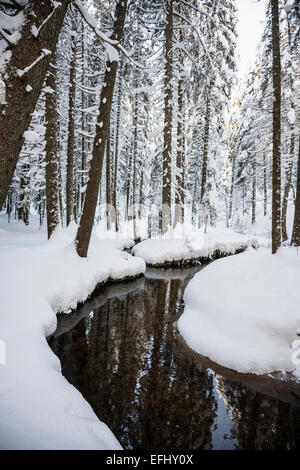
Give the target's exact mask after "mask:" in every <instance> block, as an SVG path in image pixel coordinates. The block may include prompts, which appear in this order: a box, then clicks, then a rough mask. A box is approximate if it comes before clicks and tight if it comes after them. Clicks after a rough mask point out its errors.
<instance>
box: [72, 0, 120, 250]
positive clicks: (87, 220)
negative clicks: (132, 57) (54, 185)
mask: <svg viewBox="0 0 300 470" xmlns="http://www.w3.org/2000/svg"><path fill="white" fill-rule="evenodd" d="M126 10H127V0H123V1H122V2H118V3H117V4H116V11H115V22H114V27H113V34H112V36H111V39H115V40H117V41H121V39H122V36H123V30H124V23H125V16H126ZM117 69H118V62H117V61H113V62H110V61H109V60H108V61H107V62H106V72H105V74H104V80H103V82H104V84H105V86H103V87H102V91H101V95H100V104H99V115H98V119H97V125H96V136H95V140H94V145H93V154H92V160H91V167H90V171H89V182H88V184H87V190H86V197H85V202H84V208H83V213H82V216H81V220H80V225H79V229H78V232H77V236H76V249H77V253H78V254H79V256H81V257H84V258H85V257H86V256H87V253H88V248H89V243H90V238H91V233H92V228H93V223H94V217H95V211H96V206H97V199H98V193H99V187H100V182H101V175H102V166H103V157H104V152H105V147H106V139H107V135H108V129H109V122H110V111H111V105H112V99H113V93H114V87H115V81H116V74H117Z"/></svg>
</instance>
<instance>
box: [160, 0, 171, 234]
mask: <svg viewBox="0 0 300 470" xmlns="http://www.w3.org/2000/svg"><path fill="white" fill-rule="evenodd" d="M173 3H174V2H173V0H166V22H167V23H166V30H165V41H166V42H165V80H164V92H165V104H164V107H165V120H164V148H163V188H162V205H163V207H162V234H164V233H166V232H167V230H168V227H169V226H170V223H171V179H172V178H171V163H172V114H173V113H172V111H173V110H172V73H173V60H172V55H173V54H172V47H173Z"/></svg>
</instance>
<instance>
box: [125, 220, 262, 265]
mask: <svg viewBox="0 0 300 470" xmlns="http://www.w3.org/2000/svg"><path fill="white" fill-rule="evenodd" d="M267 244H268V241H267V239H265V238H260V237H256V236H250V237H249V236H248V235H244V234H240V233H236V232H233V231H231V230H222V231H221V230H219V229H213V228H210V229H208V231H207V233H204V230H203V229H202V230H198V232H195V233H194V234H190V235H189V236H188V237H187V238H185V239H167V238H162V239H155V238H154V239H148V240H144V241H142V242H141V243H138V244H137V245H135V246H134V248H133V250H132V251H133V254H134V255H135V256H138V257H140V258H143V260H144V261H145V263H146V264H149V265H154V266H155V265H161V264H164V263H172V262H178V261H192V260H195V259H197V258H211V257H213V255H214V253H215V252H216V251H218V250H219V251H220V252H222V253H224V254H234V253H235V252H236V251H237V250H239V249H240V248H247V247H248V246H255V247H257V246H266V245H267Z"/></svg>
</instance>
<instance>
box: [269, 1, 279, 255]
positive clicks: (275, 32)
mask: <svg viewBox="0 0 300 470" xmlns="http://www.w3.org/2000/svg"><path fill="white" fill-rule="evenodd" d="M271 7H272V54H273V67H272V71H273V90H274V92H273V171H272V253H276V252H277V250H278V248H279V247H280V244H281V150H280V143H281V60H280V33H279V12H278V0H271Z"/></svg>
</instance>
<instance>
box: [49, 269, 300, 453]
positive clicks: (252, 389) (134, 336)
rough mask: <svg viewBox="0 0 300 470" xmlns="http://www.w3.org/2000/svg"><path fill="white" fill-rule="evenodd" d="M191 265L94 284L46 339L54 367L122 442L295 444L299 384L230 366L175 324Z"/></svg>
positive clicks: (137, 445)
mask: <svg viewBox="0 0 300 470" xmlns="http://www.w3.org/2000/svg"><path fill="white" fill-rule="evenodd" d="M200 269H201V268H200V267H193V268H182V269H176V270H174V269H162V268H160V269H154V268H151V269H150V268H149V269H148V270H147V272H146V276H145V279H144V278H140V279H137V280H135V281H131V282H128V283H120V284H118V285H112V286H107V287H102V288H101V289H99V290H98V292H97V293H96V294H95V295H94V296H93V297H92V298H91V299H90V300H88V301H87V302H86V303H85V304H84V305H82V306H80V307H79V308H78V309H77V310H76V312H74V313H73V314H71V315H69V316H59V319H58V328H57V331H56V332H55V334H54V336H53V337H52V338H51V339H50V340H49V342H50V346H51V347H52V349H53V351H54V352H55V353H56V354H57V355H58V357H59V358H60V360H61V363H62V372H63V375H64V376H65V377H66V378H67V380H68V381H69V382H71V383H72V384H73V385H74V386H75V387H76V388H77V389H78V390H79V391H80V392H81V393H82V395H83V396H84V397H85V398H86V400H87V401H88V402H89V403H90V405H91V406H92V408H93V410H94V411H95V413H96V415H97V416H98V417H99V418H100V419H101V420H102V421H104V422H105V423H106V424H107V425H108V426H109V428H110V429H111V430H112V432H113V433H114V434H115V436H116V437H117V438H118V440H119V441H120V443H121V445H122V446H123V448H124V449H149V450H172V449H173V450H174V449H176V450H181V449H185V450H187V449H189V450H192V449H300V408H299V407H300V387H299V385H293V384H292V385H287V384H285V383H283V382H282V381H281V382H279V381H274V380H271V379H265V378H261V377H260V378H257V377H255V376H250V375H248V376H247V375H241V374H236V373H234V372H232V371H228V370H226V369H223V368H220V367H219V366H217V365H216V364H213V363H210V361H208V360H207V359H205V358H201V357H200V356H199V355H197V354H195V353H194V352H192V351H191V350H190V349H189V348H188V347H187V346H186V345H185V344H184V342H183V340H182V338H181V337H180V336H179V334H178V331H177V329H176V321H177V319H178V318H179V316H180V314H181V312H182V309H183V300H182V296H183V292H184V289H185V287H186V285H187V283H188V281H189V280H190V279H191V278H192V277H193V276H194V274H195V273H196V272H197V271H199V270H200Z"/></svg>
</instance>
